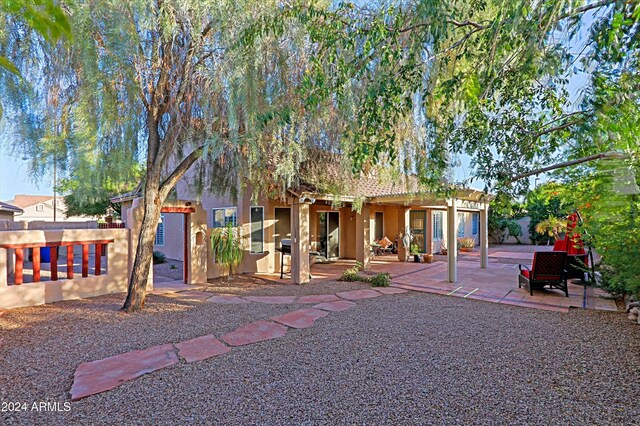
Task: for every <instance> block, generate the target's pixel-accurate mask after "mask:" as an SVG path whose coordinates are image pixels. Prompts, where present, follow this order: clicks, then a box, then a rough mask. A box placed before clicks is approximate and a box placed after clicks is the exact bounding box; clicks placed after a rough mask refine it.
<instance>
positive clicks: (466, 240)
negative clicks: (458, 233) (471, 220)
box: [458, 237, 476, 249]
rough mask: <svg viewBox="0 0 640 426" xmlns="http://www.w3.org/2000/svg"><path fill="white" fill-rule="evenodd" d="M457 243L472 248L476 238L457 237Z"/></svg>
mask: <svg viewBox="0 0 640 426" xmlns="http://www.w3.org/2000/svg"><path fill="white" fill-rule="evenodd" d="M458 245H459V246H460V247H462V248H471V249H472V248H474V247H475V246H476V239H475V238H472V237H465V238H458Z"/></svg>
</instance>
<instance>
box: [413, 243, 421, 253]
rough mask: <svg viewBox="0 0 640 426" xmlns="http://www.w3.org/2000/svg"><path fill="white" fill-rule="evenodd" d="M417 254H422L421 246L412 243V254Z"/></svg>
mask: <svg viewBox="0 0 640 426" xmlns="http://www.w3.org/2000/svg"><path fill="white" fill-rule="evenodd" d="M417 254H420V246H418V245H417V244H411V255H412V256H415V255H417Z"/></svg>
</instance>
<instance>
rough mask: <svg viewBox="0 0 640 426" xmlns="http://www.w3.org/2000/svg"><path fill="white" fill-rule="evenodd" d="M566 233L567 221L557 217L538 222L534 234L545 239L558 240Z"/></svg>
mask: <svg viewBox="0 0 640 426" xmlns="http://www.w3.org/2000/svg"><path fill="white" fill-rule="evenodd" d="M566 231H567V221H566V220H564V219H559V218H557V217H553V216H549V217H548V218H547V219H545V220H543V221H541V222H538V224H537V225H536V232H537V233H538V234H542V235H545V236H547V237H553V238H555V239H556V240H559V239H560V234H561V233H563V232H566Z"/></svg>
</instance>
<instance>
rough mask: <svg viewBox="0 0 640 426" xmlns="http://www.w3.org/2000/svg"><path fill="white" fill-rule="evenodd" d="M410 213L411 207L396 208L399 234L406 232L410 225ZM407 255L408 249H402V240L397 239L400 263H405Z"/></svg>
mask: <svg viewBox="0 0 640 426" xmlns="http://www.w3.org/2000/svg"><path fill="white" fill-rule="evenodd" d="M410 212H411V207H405V206H401V207H398V232H399V233H403V234H404V233H405V232H406V231H407V228H408V227H409V225H410V223H411V216H410ZM408 254H409V249H408V248H404V245H403V244H402V239H398V260H399V261H400V262H406V261H407V255H408Z"/></svg>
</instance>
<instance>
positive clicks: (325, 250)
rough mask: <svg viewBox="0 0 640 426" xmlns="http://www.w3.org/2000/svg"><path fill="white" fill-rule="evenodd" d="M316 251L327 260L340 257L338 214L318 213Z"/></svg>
mask: <svg viewBox="0 0 640 426" xmlns="http://www.w3.org/2000/svg"><path fill="white" fill-rule="evenodd" d="M318 251H319V252H320V253H321V254H322V255H323V256H324V257H326V258H327V259H337V258H338V257H339V256H340V214H339V213H338V212H318Z"/></svg>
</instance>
